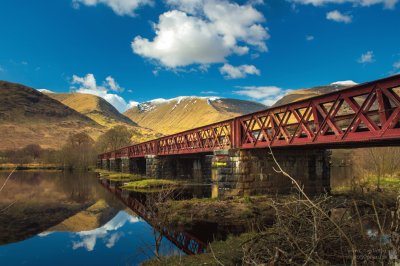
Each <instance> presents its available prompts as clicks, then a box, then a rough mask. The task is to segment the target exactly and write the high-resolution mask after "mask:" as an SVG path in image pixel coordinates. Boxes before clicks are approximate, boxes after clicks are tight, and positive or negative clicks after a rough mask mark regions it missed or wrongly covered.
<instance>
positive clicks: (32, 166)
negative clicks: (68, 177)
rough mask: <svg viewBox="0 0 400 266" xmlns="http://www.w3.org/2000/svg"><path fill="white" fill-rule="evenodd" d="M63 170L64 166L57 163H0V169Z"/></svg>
mask: <svg viewBox="0 0 400 266" xmlns="http://www.w3.org/2000/svg"><path fill="white" fill-rule="evenodd" d="M13 169H16V170H63V169H64V167H63V166H62V165H58V164H41V163H28V164H13V163H3V164H0V170H13Z"/></svg>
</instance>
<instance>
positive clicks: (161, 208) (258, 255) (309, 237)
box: [97, 170, 400, 266]
mask: <svg viewBox="0 0 400 266" xmlns="http://www.w3.org/2000/svg"><path fill="white" fill-rule="evenodd" d="M97 172H100V175H102V177H103V178H107V177H105V175H108V179H110V180H113V181H117V182H118V181H120V180H125V179H126V178H128V177H132V176H135V175H132V174H124V173H114V172H109V171H107V172H104V170H97ZM135 178H137V177H135ZM130 180H132V179H130ZM149 180H150V181H149ZM158 180H159V181H160V182H164V180H160V179H158ZM169 181H171V180H169ZM377 181H378V178H377V177H373V176H371V175H369V176H368V178H365V179H363V180H361V181H360V180H358V181H357V182H352V183H351V184H349V185H348V186H341V187H336V188H334V189H333V190H332V193H331V194H329V195H327V194H326V195H325V194H324V195H319V196H315V197H310V198H309V197H307V196H306V195H303V194H302V192H301V190H299V193H297V194H296V193H295V194H290V195H262V196H241V197H230V198H222V199H218V198H215V199H213V198H203V199H201V198H193V199H183V200H182V199H174V198H165V197H163V200H162V201H155V202H151V205H150V209H151V210H156V212H157V214H156V216H157V217H159V218H156V219H159V220H160V221H162V222H163V224H164V223H165V224H168V226H171V227H173V228H180V229H184V230H189V231H190V230H193V228H195V227H196V224H199V223H200V224H201V223H209V224H218V228H220V229H222V230H225V231H227V232H230V233H229V234H228V236H227V238H226V239H215V240H214V241H212V242H211V243H210V244H209V248H208V250H207V253H205V254H199V255H191V256H181V255H176V256H170V257H162V256H157V257H155V258H153V259H151V260H148V261H146V262H144V263H143V265H151V266H152V265H250V264H252V263H253V264H257V265H258V264H263V263H267V264H269V263H273V264H300V263H301V264H303V263H304V262H306V261H309V263H310V264H327V263H336V264H338V263H339V264H340V263H344V264H350V263H354V262H357V263H361V264H362V263H371V262H383V261H384V262H390V258H389V254H394V253H395V254H400V250H399V249H400V239H399V238H398V237H397V238H396V230H397V229H395V228H394V227H393V225H397V226H400V219H399V220H397V221H396V218H395V217H394V215H396V214H397V215H398V217H400V179H399V178H397V177H396V176H387V177H382V178H379V189H378V188H377ZM129 182H130V184H131V186H132V187H134V188H139V187H140V184H147V183H150V184H151V183H152V182H153V181H151V179H141V180H134V181H129ZM172 182H174V181H172ZM117 184H118V185H119V186H121V187H124V182H120V183H117ZM125 184H126V183H125ZM134 184H135V185H134ZM125 186H126V185H125ZM143 186H144V187H146V186H145V185H143ZM148 187H151V185H149V186H148ZM178 189H179V188H178ZM148 191H151V190H148ZM143 192H146V189H144V190H143ZM164 194H165V192H162V191H160V195H164ZM155 198H158V197H157V196H155ZM157 221H158V220H157ZM235 231H236V233H235ZM382 239H387V240H384V241H383V240H382ZM382 241H383V242H382ZM396 252H397V253H396ZM365 254H369V255H368V256H366V255H365Z"/></svg>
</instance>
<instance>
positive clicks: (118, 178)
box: [94, 169, 145, 182]
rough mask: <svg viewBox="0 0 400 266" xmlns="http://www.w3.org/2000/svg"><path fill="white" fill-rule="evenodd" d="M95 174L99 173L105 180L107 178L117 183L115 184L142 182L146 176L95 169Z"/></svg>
mask: <svg viewBox="0 0 400 266" xmlns="http://www.w3.org/2000/svg"><path fill="white" fill-rule="evenodd" d="M94 172H96V173H98V174H99V175H100V176H101V177H103V178H106V179H108V180H110V181H115V182H129V181H138V180H142V179H144V178H145V177H144V176H142V175H138V174H130V173H121V172H113V171H107V170H103V169H95V170H94Z"/></svg>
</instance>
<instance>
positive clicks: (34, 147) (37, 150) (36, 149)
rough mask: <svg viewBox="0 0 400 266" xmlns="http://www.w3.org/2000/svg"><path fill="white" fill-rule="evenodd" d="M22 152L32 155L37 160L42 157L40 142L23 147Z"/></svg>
mask: <svg viewBox="0 0 400 266" xmlns="http://www.w3.org/2000/svg"><path fill="white" fill-rule="evenodd" d="M22 153H23V154H24V155H26V156H29V157H32V158H33V160H36V159H37V158H39V157H40V155H41V153H42V148H41V147H40V145H38V144H30V145H28V146H26V147H25V148H23V150H22Z"/></svg>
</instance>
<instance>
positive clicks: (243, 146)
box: [99, 75, 400, 193]
mask: <svg viewBox="0 0 400 266" xmlns="http://www.w3.org/2000/svg"><path fill="white" fill-rule="evenodd" d="M399 120H400V75H395V76H391V77H387V78H384V79H380V80H375V81H371V82H367V83H363V84H359V85H356V86H353V87H351V88H347V89H343V90H338V91H334V92H331V93H328V94H324V95H321V96H317V97H313V98H309V99H306V100H301V101H297V102H293V103H290V104H286V105H281V106H277V107H272V108H269V109H266V110H263V111H259V112H255V113H251V114H247V115H243V116H240V117H236V118H233V119H229V120H225V121H221V122H218V123H214V124H210V125H207V126H203V127H199V128H195V129H191V130H187V131H184V132H180V133H176V134H173V135H170V136H165V137H161V138H159V139H155V140H151V141H147V142H143V143H138V144H134V145H131V146H128V147H123V148H121V149H118V150H115V151H110V152H107V153H103V154H101V155H99V164H100V165H101V166H102V167H103V168H107V169H112V170H117V171H130V172H137V173H142V174H146V175H148V176H153V177H156V178H158V177H175V178H176V177H180V176H182V177H188V176H192V177H198V178H208V179H210V178H211V179H212V180H213V181H215V182H220V183H224V184H226V185H227V187H231V188H235V189H236V190H237V191H241V192H244V193H246V191H247V192H249V191H257V190H260V191H261V190H262V191H265V190H270V191H271V190H272V191H282V190H287V188H290V182H289V181H288V180H286V181H285V180H283V178H282V177H281V176H280V175H279V174H277V173H276V172H275V171H273V168H272V167H273V162H272V159H271V156H270V154H269V153H268V151H267V150H266V149H268V148H269V147H271V148H272V149H273V150H275V151H276V152H274V155H275V157H276V159H277V160H278V162H280V163H281V164H282V166H284V167H285V170H287V171H288V172H289V173H291V174H293V175H294V176H296V177H297V178H298V179H299V181H300V182H301V183H302V184H303V185H304V186H305V189H306V190H308V191H310V192H318V191H322V190H329V179H330V171H329V152H328V149H334V148H357V147H370V146H391V145H399V144H400V122H399Z"/></svg>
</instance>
